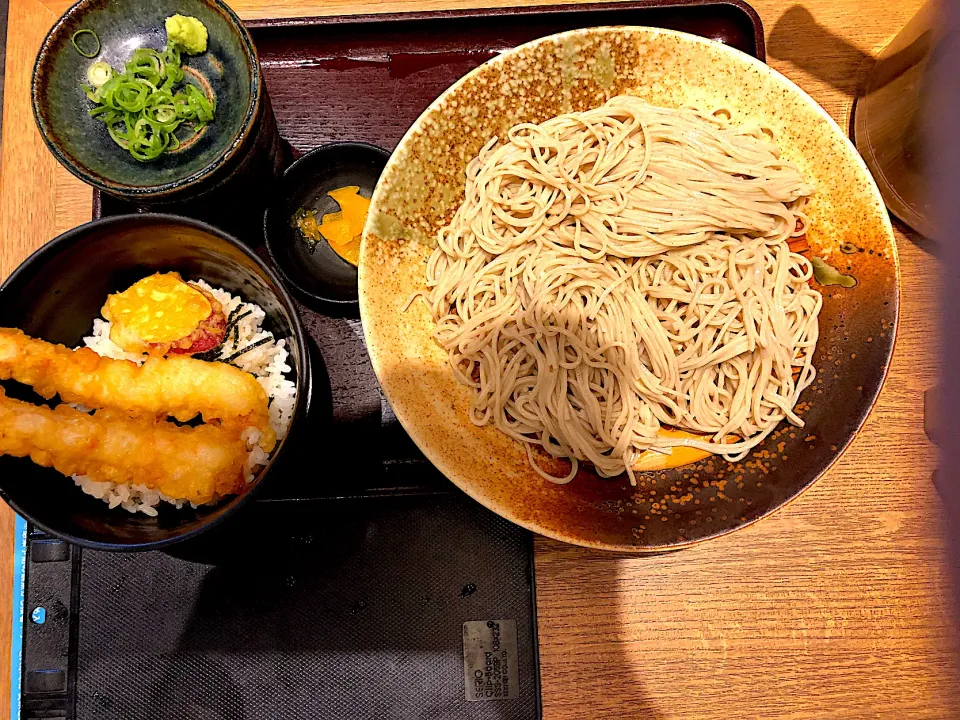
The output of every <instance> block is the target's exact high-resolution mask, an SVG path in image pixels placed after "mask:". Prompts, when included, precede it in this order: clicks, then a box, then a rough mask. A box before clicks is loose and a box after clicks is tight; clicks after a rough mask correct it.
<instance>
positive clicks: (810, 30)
mask: <svg viewBox="0 0 960 720" xmlns="http://www.w3.org/2000/svg"><path fill="white" fill-rule="evenodd" d="M930 42H931V33H930V32H926V33H923V34H922V35H920V37H918V38H917V39H916V40H915V41H914V42H913V43H911V44H910V45H908V46H907V47H905V48H904V49H903V50H901V51H900V52H898V53H897V54H895V55H892V56H890V57H889V58H886V59H885V60H884V61H883V66H882V68H880V69H879V71H878V76H877V77H876V78H875V80H874V84H875V86H876V87H883V86H884V85H886V84H887V83H889V82H891V81H892V80H894V79H895V78H897V77H899V76H900V75H901V74H902V73H903V72H905V71H906V70H907V69H909V68H911V67H913V66H914V65H916V63H917V60H918V58H920V57H922V56H923V55H925V54H926V53H927V52H928V51H929V48H930ZM767 52H768V54H769V55H770V56H771V57H774V58H776V59H777V60H789V61H790V62H792V63H794V64H795V65H797V66H798V67H800V68H802V69H804V70H806V71H807V72H808V73H810V74H811V75H813V76H814V77H816V78H818V79H820V80H822V81H823V82H825V83H828V84H830V85H831V86H833V87H834V88H836V89H837V90H839V91H841V92H842V93H844V94H845V95H849V96H851V97H859V96H860V95H861V94H862V93H863V90H864V87H865V85H866V79H867V75H868V74H869V72H870V70H871V69H872V68H873V66H874V64H875V63H876V58H875V57H873V56H872V55H870V54H869V53H867V52H865V51H863V50H862V49H860V48H858V47H856V46H855V45H853V44H852V43H850V42H848V41H847V40H845V39H844V38H842V37H840V36H839V35H836V34H834V33H833V32H832V31H830V30H829V29H827V28H825V27H823V26H822V25H820V24H819V23H818V22H817V20H816V18H814V17H813V15H811V14H810V11H809V10H807V9H806V8H805V7H803V6H802V5H793V6H792V7H790V8H789V9H788V10H787V11H786V12H785V13H784V14H783V15H781V16H780V18H779V19H778V20H777V22H776V23H775V24H774V26H773V29H772V30H771V31H770V39H769V41H768V44H767Z"/></svg>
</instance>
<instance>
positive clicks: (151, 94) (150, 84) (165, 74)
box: [77, 31, 216, 162]
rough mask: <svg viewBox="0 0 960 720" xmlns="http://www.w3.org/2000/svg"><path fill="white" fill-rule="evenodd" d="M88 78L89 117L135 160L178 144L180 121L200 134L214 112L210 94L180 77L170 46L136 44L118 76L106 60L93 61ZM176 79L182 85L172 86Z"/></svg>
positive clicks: (147, 158)
mask: <svg viewBox="0 0 960 720" xmlns="http://www.w3.org/2000/svg"><path fill="white" fill-rule="evenodd" d="M86 32H92V31H86ZM98 44H99V40H98ZM77 49H78V51H80V49H79V48H77ZM98 52H99V49H98ZM87 80H88V82H89V83H90V86H86V85H84V86H83V91H84V93H85V94H86V96H87V97H88V98H89V99H90V100H91V101H92V102H93V103H95V107H93V108H92V109H91V110H90V111H89V112H90V116H91V117H94V118H97V119H98V120H100V121H102V122H103V123H104V125H106V127H107V132H108V133H109V135H110V137H111V138H112V139H113V141H114V142H115V143H116V144H117V145H119V146H120V147H122V148H123V149H124V150H126V151H128V152H129V153H130V154H131V155H132V156H133V157H134V158H136V159H137V160H139V161H140V162H150V161H151V160H156V159H157V158H158V157H160V155H162V154H163V153H164V152H167V151H173V150H176V149H178V148H179V147H180V144H181V140H180V138H179V137H177V135H176V132H177V130H179V128H180V127H181V126H187V127H191V126H192V130H193V133H194V134H195V135H196V134H199V133H200V132H201V131H203V129H204V128H205V127H206V126H207V124H208V123H210V122H211V121H212V120H213V116H214V113H215V112H216V100H215V98H214V97H212V96H210V97H208V96H207V95H206V94H205V93H204V92H203V90H201V89H200V88H198V87H196V86H195V85H192V84H190V83H187V82H185V81H184V71H183V65H182V60H181V54H180V48H179V47H177V46H175V45H173V46H170V47H167V48H166V49H165V50H163V52H158V51H156V50H153V49H152V48H138V49H137V50H135V51H134V52H133V54H132V55H131V56H130V59H129V60H128V61H127V63H126V65H125V66H124V71H123V73H122V74H119V75H118V74H116V73H115V72H114V70H113V68H111V67H110V65H109V64H107V63H106V62H96V63H93V65H91V66H90V67H89V68H88V70H87ZM179 83H182V84H183V86H182V88H181V89H179V90H176V89H175V87H176V86H177V85H178V84H179Z"/></svg>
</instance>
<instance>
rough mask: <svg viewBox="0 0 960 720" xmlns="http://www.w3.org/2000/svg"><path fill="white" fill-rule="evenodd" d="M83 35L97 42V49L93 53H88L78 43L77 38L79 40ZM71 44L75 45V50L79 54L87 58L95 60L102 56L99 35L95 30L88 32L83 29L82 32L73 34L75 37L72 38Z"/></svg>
mask: <svg viewBox="0 0 960 720" xmlns="http://www.w3.org/2000/svg"><path fill="white" fill-rule="evenodd" d="M81 35H90V36H91V37H92V38H93V39H94V40H95V41H96V43H97V49H96V50H94V51H93V52H87V51H86V50H83V49H82V48H81V47H80V45H79V44H78V43H77V38H79V37H80V36H81ZM70 42H71V43H72V44H73V48H74V49H75V50H76V51H77V52H78V53H80V54H81V55H83V56H84V57H85V58H95V57H96V56H97V55H99V54H100V47H101V46H100V38H99V37H98V36H97V34H96V33H95V32H94V31H93V30H87V29H86V28H81V29H80V30H77V31H76V32H75V33H74V34H73V37H71V38H70Z"/></svg>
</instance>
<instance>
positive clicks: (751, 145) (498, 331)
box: [424, 96, 821, 482]
mask: <svg viewBox="0 0 960 720" xmlns="http://www.w3.org/2000/svg"><path fill="white" fill-rule="evenodd" d="M466 174H467V182H466V193H465V200H464V202H463V204H462V205H461V206H460V208H459V209H458V210H457V212H456V214H455V216H454V218H453V221H452V222H451V223H450V225H448V226H447V227H445V228H443V229H442V230H441V231H440V233H439V237H438V239H439V246H438V248H437V249H436V251H435V252H434V253H433V255H432V257H431V258H430V261H429V264H428V267H427V287H428V291H427V292H426V293H425V294H424V295H425V299H426V300H427V302H428V304H429V305H430V308H431V310H432V313H433V316H434V319H435V321H436V324H437V327H436V339H437V341H438V342H439V343H440V344H441V345H442V346H443V347H444V348H445V349H446V350H447V351H448V353H449V356H450V365H451V367H452V368H453V372H454V373H455V375H456V377H457V379H458V380H459V381H460V382H462V383H464V384H465V385H468V386H470V387H472V388H473V390H474V397H473V403H472V408H471V413H470V415H471V419H472V421H473V422H474V423H476V424H478V425H485V424H493V425H494V426H495V427H497V428H499V429H500V430H502V431H503V432H504V433H506V434H507V435H509V436H511V437H513V438H515V439H516V440H518V441H520V442H522V443H524V444H525V446H526V448H527V453H528V458H529V460H530V462H531V464H532V465H533V467H534V468H535V469H536V470H537V472H539V473H540V474H541V475H543V476H544V477H546V478H548V479H550V480H553V481H554V482H567V481H569V480H571V479H572V478H573V477H574V476H575V475H576V473H577V467H578V461H587V462H589V463H591V464H592V465H593V466H594V467H595V469H596V471H597V473H598V474H600V475H601V476H605V477H610V476H614V475H618V474H620V473H622V472H624V471H626V472H628V473H629V475H630V479H631V481H633V480H634V477H633V473H632V471H631V469H630V468H631V467H632V466H633V465H634V463H635V462H636V460H637V458H638V456H639V455H640V453H642V452H644V451H647V450H659V451H661V452H663V451H665V450H666V448H669V447H671V446H674V445H679V444H682V445H689V446H693V447H697V448H701V449H704V450H709V451H711V452H714V453H718V454H720V455H723V456H724V457H725V458H727V459H729V460H739V459H742V458H743V457H745V456H746V455H747V454H748V453H749V451H750V449H751V448H753V447H754V446H756V445H757V444H758V443H760V442H761V441H762V440H763V439H764V438H765V437H766V436H767V435H769V434H770V433H771V432H772V431H773V429H774V428H775V427H776V425H777V424H778V423H779V422H780V421H781V420H783V419H784V418H786V419H788V420H789V421H790V422H791V423H793V424H795V425H802V421H801V420H800V418H799V417H797V415H796V414H795V413H794V406H795V405H796V403H797V399H798V397H799V395H800V393H801V392H802V391H803V390H804V389H805V388H806V387H808V386H809V385H810V384H811V382H812V381H813V379H814V376H815V371H814V368H813V365H812V356H813V351H814V348H815V346H816V342H817V333H818V328H817V315H818V313H819V311H820V307H821V297H820V294H819V293H818V292H816V291H815V290H813V289H812V288H811V287H810V286H809V284H808V281H809V280H810V278H811V276H812V268H811V265H810V263H809V262H808V261H807V260H806V258H804V257H803V256H801V255H798V254H794V253H792V252H791V251H790V249H789V247H788V245H787V240H788V239H789V238H790V237H792V236H799V235H801V234H803V233H804V232H805V229H806V216H805V215H804V213H803V207H804V205H805V203H806V196H807V195H809V194H810V191H811V189H810V188H809V187H808V186H807V185H806V184H805V182H804V179H803V177H802V175H801V173H800V171H799V170H798V169H797V168H796V167H795V166H793V165H792V164H790V163H788V162H786V161H783V160H781V159H780V152H779V149H778V148H777V146H776V144H775V142H774V138H773V133H772V132H770V131H769V130H766V129H763V128H746V127H740V126H737V125H734V124H733V123H732V122H731V119H730V115H729V113H727V112H718V113H713V114H706V113H703V112H700V111H698V110H695V109H691V108H684V109H680V110H676V109H668V108H661V107H655V106H652V105H649V104H647V103H645V102H643V101H642V100H639V99H637V98H633V97H628V96H619V97H615V98H613V99H611V100H610V101H609V102H607V103H606V104H605V105H603V106H602V107H599V108H596V109H594V110H588V111H586V112H580V113H571V114H568V115H561V116H559V117H556V118H553V119H551V120H547V121H546V122H544V123H541V124H539V125H534V124H529V123H524V124H520V125H517V126H515V127H513V128H512V129H511V130H510V131H509V137H508V141H507V142H505V143H503V144H498V141H497V139H496V138H494V139H493V140H491V141H490V142H489V143H488V144H487V145H486V146H485V147H484V148H483V150H482V151H481V152H480V154H479V156H478V157H477V158H475V159H474V160H473V161H472V162H470V164H469V165H468V167H467V173H466ZM663 425H669V426H672V427H674V428H680V429H684V430H688V431H691V432H693V433H697V434H701V435H704V436H707V437H705V439H703V440H696V439H685V438H679V439H678V438H668V437H661V436H658V431H659V429H660V428H661V426H663ZM532 445H539V446H541V447H542V448H543V449H544V450H545V451H546V452H548V453H549V454H550V455H552V456H554V457H560V458H569V459H570V460H571V461H572V463H571V469H570V473H569V474H568V475H567V476H566V477H563V478H555V477H552V476H551V475H550V474H549V473H547V472H545V471H544V470H543V469H541V468H540V467H539V466H538V465H537V463H536V462H535V460H534V458H533V456H532V454H531V452H530V450H531V446H532Z"/></svg>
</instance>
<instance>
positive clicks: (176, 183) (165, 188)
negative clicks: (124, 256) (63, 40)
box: [30, 0, 263, 198]
mask: <svg viewBox="0 0 960 720" xmlns="http://www.w3.org/2000/svg"><path fill="white" fill-rule="evenodd" d="M206 1H207V2H209V3H210V4H211V5H213V6H214V7H215V8H216V9H217V10H219V11H220V12H221V13H222V14H223V15H225V16H226V17H227V19H228V20H230V21H231V22H232V23H233V25H234V26H235V27H236V28H237V30H238V32H239V33H240V39H241V40H242V41H243V46H244V48H245V49H246V51H247V53H248V55H249V58H250V105H249V107H248V108H247V113H246V115H244V118H243V123H242V124H241V125H240V129H239V130H238V131H237V133H236V134H235V135H234V136H233V139H232V140H231V141H230V145H229V146H228V147H227V149H226V151H224V152H223V153H222V154H221V155H219V156H218V157H216V158H214V160H213V161H212V162H211V163H210V164H209V165H207V166H206V167H204V168H203V169H201V170H198V171H197V172H195V173H194V174H193V175H189V176H187V177H185V178H180V179H178V180H172V181H170V182H167V183H163V184H161V185H148V186H145V187H136V186H132V185H125V184H123V183H115V182H111V181H110V180H107V179H106V178H104V177H102V176H99V175H94V174H93V173H91V172H88V171H87V170H86V169H85V168H83V167H82V166H80V165H78V164H77V163H75V162H74V161H73V160H72V159H71V158H70V157H69V156H68V155H66V154H65V153H63V152H61V150H60V148H59V147H57V145H56V143H54V142H53V140H52V139H51V132H50V128H49V126H48V125H47V124H46V122H45V121H44V119H43V117H42V115H41V113H40V98H39V95H40V88H39V84H38V82H37V78H38V76H39V70H40V64H41V62H42V61H43V58H44V56H45V55H46V54H47V53H48V52H49V50H50V45H51V43H52V42H53V38H54V36H55V35H56V34H57V33H58V32H60V31H61V29H62V28H63V26H64V24H66V23H67V21H68V20H69V19H70V18H71V16H72V15H73V14H74V13H75V12H77V11H79V10H80V9H82V8H83V7H84V6H86V5H92V4H93V3H94V2H97V0H79V2H77V3H74V4H73V5H71V6H70V8H69V9H68V10H67V11H66V12H65V13H63V15H61V16H60V19H58V20H57V22H56V23H55V24H54V26H53V27H52V28H50V32H48V33H47V36H46V37H45V38H44V39H43V44H42V45H41V46H40V50H39V51H38V52H37V59H36V60H35V61H34V63H33V75H32V76H31V78H30V102H31V105H33V119H34V120H35V121H36V123H37V128H38V129H39V130H40V136H41V137H42V138H43V142H44V143H45V144H46V146H47V148H48V149H49V150H50V152H51V153H53V156H54V157H55V158H56V159H57V161H58V162H59V163H60V164H61V165H63V166H64V167H65V168H66V169H67V170H69V171H70V172H71V173H73V174H74V175H76V176H77V177H78V178H80V179H81V180H83V181H84V182H85V183H87V184H88V185H92V186H94V187H97V188H100V189H101V190H105V191H107V192H113V193H117V194H119V195H122V196H126V197H128V198H133V197H136V198H151V197H163V196H164V195H169V194H170V193H172V192H173V191H175V190H178V189H180V188H183V187H185V186H187V185H192V184H193V183H196V182H198V181H200V180H203V179H204V178H207V177H210V176H211V175H212V174H213V173H215V172H216V171H217V170H219V169H220V168H221V167H223V166H224V165H226V164H227V163H228V162H229V161H230V160H232V159H233V157H234V156H235V155H236V154H237V150H238V149H239V147H240V145H242V144H243V142H244V141H245V140H246V139H247V137H248V135H249V132H250V129H251V127H252V126H253V119H254V118H255V117H256V114H257V110H258V109H259V108H260V103H261V87H262V85H263V80H262V78H261V75H260V56H259V55H258V54H257V48H256V45H254V44H253V38H252V37H250V31H249V30H247V28H246V26H245V25H244V24H243V21H241V20H240V18H239V16H238V15H237V14H236V13H235V12H233V10H231V9H230V7H229V6H228V5H227V4H226V3H224V2H222V0H206Z"/></svg>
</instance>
